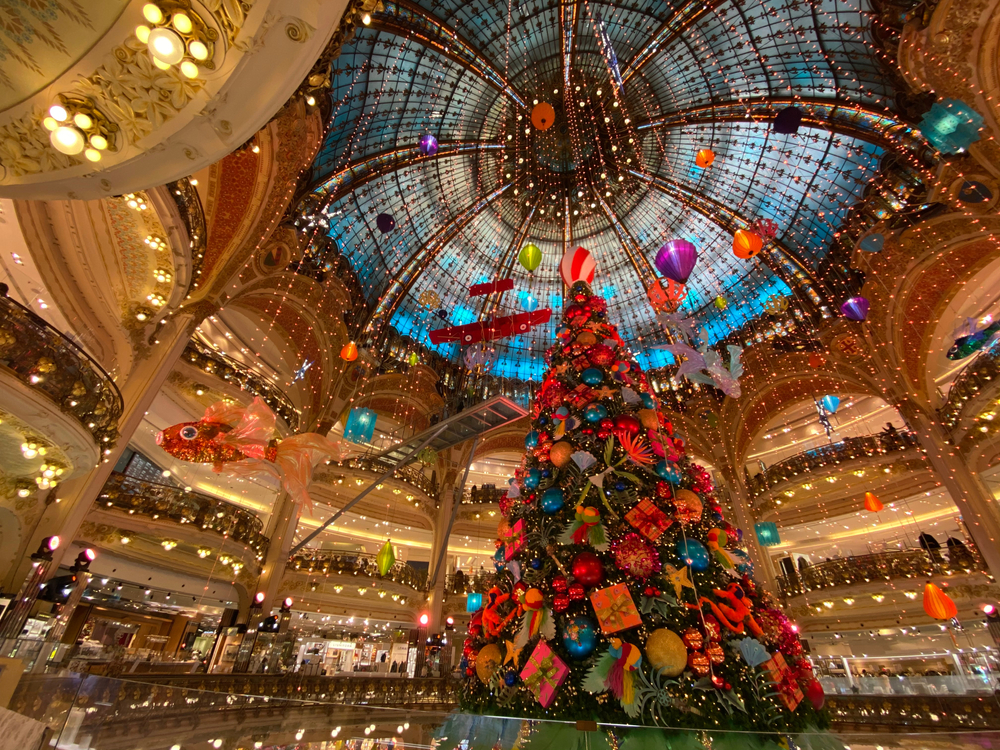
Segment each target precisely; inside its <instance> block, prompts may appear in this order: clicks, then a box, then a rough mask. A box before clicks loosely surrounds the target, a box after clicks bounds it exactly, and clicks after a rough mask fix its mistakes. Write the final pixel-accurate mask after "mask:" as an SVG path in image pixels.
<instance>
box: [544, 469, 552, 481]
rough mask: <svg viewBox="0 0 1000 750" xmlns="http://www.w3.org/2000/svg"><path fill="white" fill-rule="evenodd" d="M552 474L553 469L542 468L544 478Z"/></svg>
mask: <svg viewBox="0 0 1000 750" xmlns="http://www.w3.org/2000/svg"><path fill="white" fill-rule="evenodd" d="M551 476H552V469H542V478H543V479H548V478H549V477H551Z"/></svg>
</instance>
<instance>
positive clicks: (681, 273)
mask: <svg viewBox="0 0 1000 750" xmlns="http://www.w3.org/2000/svg"><path fill="white" fill-rule="evenodd" d="M697 262H698V249H697V248H696V247H695V246H694V245H693V244H691V243H690V242H688V241H687V240H670V242H668V243H667V244H666V245H664V246H663V247H661V248H660V252H658V253H657V254H656V267H657V269H659V271H660V273H662V274H663V275H664V276H666V277H667V278H668V279H672V280H674V281H676V282H677V283H678V284H684V283H686V282H687V280H688V276H690V275H691V271H693V270H694V264H695V263H697Z"/></svg>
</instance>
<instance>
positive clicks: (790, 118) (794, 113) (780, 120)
mask: <svg viewBox="0 0 1000 750" xmlns="http://www.w3.org/2000/svg"><path fill="white" fill-rule="evenodd" d="M800 125H802V110H801V109H799V108H798V107H785V108H784V109H783V110H781V111H780V112H778V114H777V115H775V117H774V122H773V123H772V124H771V128H772V129H773V130H774V132H775V133H781V134H783V135H794V134H795V133H798V132H799V126H800Z"/></svg>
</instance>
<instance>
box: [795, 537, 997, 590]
mask: <svg viewBox="0 0 1000 750" xmlns="http://www.w3.org/2000/svg"><path fill="white" fill-rule="evenodd" d="M985 569H986V568H985V566H984V565H983V562H982V560H981V559H980V557H979V552H978V550H974V549H971V548H969V547H965V546H964V545H963V546H962V547H949V548H948V550H947V554H946V553H945V551H944V550H933V551H932V552H930V553H928V552H925V551H924V550H922V549H910V550H901V551H899V552H879V553H876V554H874V555H860V556H858V557H843V558H839V559H836V560H827V561H825V562H821V563H816V564H815V565H810V566H809V567H807V568H805V569H804V570H799V571H798V572H797V573H796V574H795V576H794V577H789V576H778V588H779V589H780V590H781V594H782V595H783V596H784V597H786V598H787V597H790V596H798V595H800V594H804V593H806V592H807V591H816V590H820V589H830V588H836V587H838V586H859V585H862V584H865V583H872V582H874V581H890V580H893V579H901V578H929V577H930V576H935V575H956V574H958V573H972V572H975V571H982V570H985Z"/></svg>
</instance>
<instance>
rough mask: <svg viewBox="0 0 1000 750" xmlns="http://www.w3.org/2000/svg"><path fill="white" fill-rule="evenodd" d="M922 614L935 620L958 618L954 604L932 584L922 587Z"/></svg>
mask: <svg viewBox="0 0 1000 750" xmlns="http://www.w3.org/2000/svg"><path fill="white" fill-rule="evenodd" d="M924 612H926V613H927V614H928V615H930V616H931V617H933V618H934V619H935V620H950V619H952V618H953V617H958V607H956V606H955V602H953V601H952V600H951V597H950V596H948V595H947V594H946V593H944V592H943V591H942V590H941V589H940V588H939V587H938V586H935V585H934V584H933V583H928V584H927V585H926V586H924Z"/></svg>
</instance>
